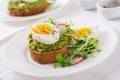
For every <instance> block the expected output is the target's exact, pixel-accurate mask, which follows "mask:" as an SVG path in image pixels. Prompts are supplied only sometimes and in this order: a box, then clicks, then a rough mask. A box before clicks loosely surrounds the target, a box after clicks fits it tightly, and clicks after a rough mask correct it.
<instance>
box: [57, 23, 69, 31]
mask: <svg viewBox="0 0 120 80" xmlns="http://www.w3.org/2000/svg"><path fill="white" fill-rule="evenodd" d="M59 26H65V27H66V25H65V24H64V23H61V24H57V27H59ZM66 32H68V30H67V28H66Z"/></svg>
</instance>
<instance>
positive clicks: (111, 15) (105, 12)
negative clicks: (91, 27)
mask: <svg viewBox="0 0 120 80" xmlns="http://www.w3.org/2000/svg"><path fill="white" fill-rule="evenodd" d="M111 3H119V4H120V0H100V1H99V2H98V3H97V5H96V6H97V11H98V14H100V15H101V16H102V17H104V18H106V19H115V18H119V17H120V6H116V7H110V8H104V6H106V5H111ZM114 6H115V5H114Z"/></svg>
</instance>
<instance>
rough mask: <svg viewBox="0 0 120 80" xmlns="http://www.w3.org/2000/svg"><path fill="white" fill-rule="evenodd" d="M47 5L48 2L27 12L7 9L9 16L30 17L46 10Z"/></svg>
mask: <svg viewBox="0 0 120 80" xmlns="http://www.w3.org/2000/svg"><path fill="white" fill-rule="evenodd" d="M48 4H49V3H48V2H45V3H43V4H42V5H40V6H38V7H35V8H31V9H29V10H15V9H9V8H8V11H9V14H10V15H12V16H31V15H35V14H39V13H42V12H44V11H45V10H46V9H47V7H48Z"/></svg>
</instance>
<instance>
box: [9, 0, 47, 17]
mask: <svg viewBox="0 0 120 80" xmlns="http://www.w3.org/2000/svg"><path fill="white" fill-rule="evenodd" d="M48 5H49V3H48V2H47V0H9V2H8V10H9V14H10V15H12V16H30V15H35V14H39V13H42V12H44V11H45V10H46V9H47V7H48Z"/></svg>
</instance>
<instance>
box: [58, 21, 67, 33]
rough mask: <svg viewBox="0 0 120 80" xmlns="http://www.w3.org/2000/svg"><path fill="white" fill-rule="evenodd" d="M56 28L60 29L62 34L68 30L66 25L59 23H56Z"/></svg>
mask: <svg viewBox="0 0 120 80" xmlns="http://www.w3.org/2000/svg"><path fill="white" fill-rule="evenodd" d="M56 26H57V27H58V28H59V29H60V32H61V33H65V32H67V28H66V25H65V24H64V23H61V22H58V23H56Z"/></svg>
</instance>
